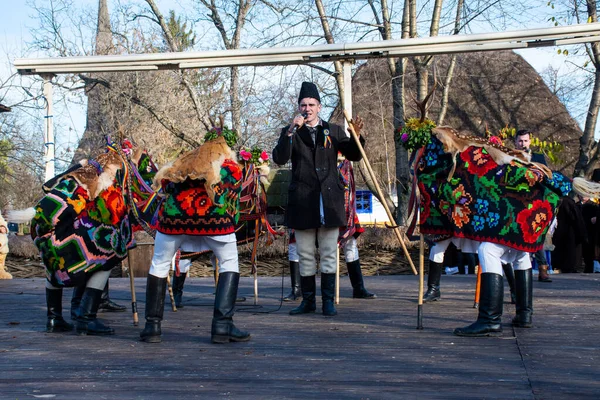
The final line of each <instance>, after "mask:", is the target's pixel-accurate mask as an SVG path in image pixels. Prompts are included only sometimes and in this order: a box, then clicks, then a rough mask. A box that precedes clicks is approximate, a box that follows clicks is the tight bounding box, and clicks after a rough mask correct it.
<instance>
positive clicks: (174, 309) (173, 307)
mask: <svg viewBox="0 0 600 400" xmlns="http://www.w3.org/2000/svg"><path fill="white" fill-rule="evenodd" d="M167 287H168V288H169V297H170V298H171V309H172V310H173V311H177V307H175V296H173V286H172V285H171V278H170V277H169V274H167Z"/></svg>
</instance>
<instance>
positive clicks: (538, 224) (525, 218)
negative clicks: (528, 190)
mask: <svg viewBox="0 0 600 400" xmlns="http://www.w3.org/2000/svg"><path fill="white" fill-rule="evenodd" d="M551 220H552V208H551V207H550V204H549V203H548V202H547V201H542V200H535V201H534V202H533V204H531V205H530V207H529V208H528V209H525V210H523V211H521V212H520V213H519V214H518V215H517V223H518V224H519V227H520V228H521V230H522V231H523V239H524V240H525V242H527V243H535V242H536V241H537V240H538V238H539V237H540V235H541V234H542V232H544V229H546V227H547V226H548V225H549V224H550V221H551Z"/></svg>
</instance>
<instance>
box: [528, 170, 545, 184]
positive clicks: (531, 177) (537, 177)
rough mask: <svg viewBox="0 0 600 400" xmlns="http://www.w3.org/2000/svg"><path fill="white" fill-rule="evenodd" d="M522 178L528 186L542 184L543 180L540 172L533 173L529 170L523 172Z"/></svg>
mask: <svg viewBox="0 0 600 400" xmlns="http://www.w3.org/2000/svg"><path fill="white" fill-rule="evenodd" d="M524 177H525V179H526V180H527V183H528V184H529V186H534V185H535V184H536V183H538V182H542V180H543V179H544V177H543V176H542V174H541V172H538V171H534V170H532V169H529V168H527V169H526V170H525V175H524Z"/></svg>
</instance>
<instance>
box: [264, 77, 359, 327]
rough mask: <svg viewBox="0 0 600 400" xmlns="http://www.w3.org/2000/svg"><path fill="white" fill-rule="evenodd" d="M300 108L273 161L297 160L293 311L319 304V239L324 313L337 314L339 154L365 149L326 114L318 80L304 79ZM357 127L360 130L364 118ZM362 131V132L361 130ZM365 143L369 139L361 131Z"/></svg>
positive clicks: (289, 219) (291, 211)
mask: <svg viewBox="0 0 600 400" xmlns="http://www.w3.org/2000/svg"><path fill="white" fill-rule="evenodd" d="M298 111H299V113H300V115H298V116H296V117H295V118H294V120H293V121H292V123H291V124H290V125H288V126H286V127H284V128H283V129H282V130H281V136H280V137H279V141H278V142H277V145H276V146H275V148H274V149H273V161H274V162H275V163H276V164H278V165H284V164H285V163H287V162H288V161H290V159H291V161H292V180H291V183H290V186H289V189H288V204H287V207H286V214H285V218H286V224H287V226H288V227H289V228H291V229H294V230H295V232H296V245H297V250H298V255H299V259H300V276H301V279H300V286H301V291H302V302H301V303H300V305H299V306H298V307H296V308H294V309H293V310H291V311H290V314H291V315H296V314H305V313H311V312H314V311H315V310H316V301H315V294H316V293H315V292H316V278H315V275H316V272H317V262H316V259H315V250H316V244H315V243H318V251H319V255H320V267H321V296H322V301H323V305H322V310H323V315H326V316H333V315H336V314H337V310H336V309H335V306H334V304H333V299H334V293H335V272H336V264H337V252H336V247H337V239H338V235H339V228H340V227H343V226H346V210H345V207H344V184H343V182H342V181H341V180H340V177H339V174H338V168H337V154H338V152H340V153H342V154H343V155H344V156H345V157H346V158H347V159H348V160H350V161H360V160H361V158H362V155H361V153H360V149H359V147H358V145H357V144H356V142H355V141H354V140H353V139H352V138H350V137H348V136H347V135H346V133H345V132H344V130H343V129H342V128H341V127H339V126H338V125H335V124H332V123H329V122H327V121H323V120H321V118H320V117H319V112H321V98H320V96H319V91H318V90H317V87H316V86H315V84H314V83H311V82H303V83H302V87H301V89H300V95H299V96H298ZM355 128H356V129H357V130H358V131H360V128H362V122H359V121H357V124H355ZM357 134H359V137H360V132H357ZM360 142H361V144H362V143H364V139H363V138H362V137H360Z"/></svg>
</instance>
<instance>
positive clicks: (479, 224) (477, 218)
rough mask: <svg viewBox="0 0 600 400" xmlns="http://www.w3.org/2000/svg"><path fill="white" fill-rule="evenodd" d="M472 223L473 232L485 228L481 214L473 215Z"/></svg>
mask: <svg viewBox="0 0 600 400" xmlns="http://www.w3.org/2000/svg"><path fill="white" fill-rule="evenodd" d="M472 224H473V229H474V230H475V232H478V231H482V230H483V228H485V218H483V217H482V216H481V215H474V216H473V222H472Z"/></svg>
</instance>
